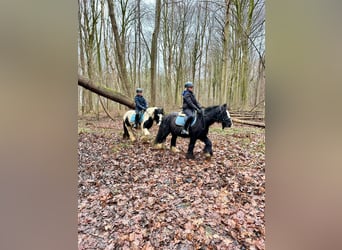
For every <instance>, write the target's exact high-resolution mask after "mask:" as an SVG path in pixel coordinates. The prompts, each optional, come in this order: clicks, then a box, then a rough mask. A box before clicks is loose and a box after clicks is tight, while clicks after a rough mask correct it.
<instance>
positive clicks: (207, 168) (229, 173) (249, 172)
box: [78, 117, 265, 250]
mask: <svg viewBox="0 0 342 250" xmlns="http://www.w3.org/2000/svg"><path fill="white" fill-rule="evenodd" d="M157 130H158V128H157V127H156V126H155V125H154V126H153V127H152V129H151V130H150V131H151V134H152V135H156V133H157ZM122 133H123V128H122V120H121V119H120V118H116V121H115V122H113V121H112V120H110V119H109V118H104V117H103V118H101V119H100V120H99V121H96V120H95V119H93V118H80V119H79V122H78V138H79V139H78V195H79V196H78V248H79V249H106V250H108V249H179V250H181V249H182V250H190V249H239V250H240V249H265V218H264V210H265V130H264V129H261V128H256V127H251V126H241V125H239V124H234V125H233V127H231V128H226V129H225V130H222V129H221V125H220V124H214V125H213V126H212V127H211V128H210V131H209V136H208V137H209V138H210V139H211V140H212V143H213V151H214V155H213V157H212V158H211V160H205V157H204V155H203V154H202V152H201V151H202V149H203V146H204V144H203V143H202V142H200V141H198V142H197V144H196V146H195V150H194V154H195V160H187V159H186V158H185V152H186V150H187V145H188V142H189V140H188V139H183V138H178V140H177V147H178V148H179V149H180V150H181V151H182V152H181V153H172V152H171V151H170V150H153V149H152V147H151V143H146V142H142V141H140V140H138V141H137V142H135V143H131V142H130V141H128V140H124V139H122ZM166 145H167V146H169V145H170V136H169V137H168V139H167V142H166Z"/></svg>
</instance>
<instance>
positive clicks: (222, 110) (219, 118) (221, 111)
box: [217, 106, 230, 122]
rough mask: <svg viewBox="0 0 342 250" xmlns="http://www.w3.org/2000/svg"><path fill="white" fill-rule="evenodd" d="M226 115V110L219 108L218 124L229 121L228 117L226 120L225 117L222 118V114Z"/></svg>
mask: <svg viewBox="0 0 342 250" xmlns="http://www.w3.org/2000/svg"><path fill="white" fill-rule="evenodd" d="M224 112H225V113H226V114H227V110H226V109H223V107H222V106H220V115H219V116H218V119H217V120H218V121H219V122H220V121H221V122H228V121H229V120H230V118H229V117H228V115H227V118H226V117H224V115H223V113H224Z"/></svg>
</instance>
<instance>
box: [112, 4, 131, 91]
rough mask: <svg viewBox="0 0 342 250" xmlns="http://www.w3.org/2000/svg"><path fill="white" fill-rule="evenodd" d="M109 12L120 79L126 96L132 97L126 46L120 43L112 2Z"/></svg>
mask: <svg viewBox="0 0 342 250" xmlns="http://www.w3.org/2000/svg"><path fill="white" fill-rule="evenodd" d="M107 2H108V10H109V17H110V20H111V24H112V30H113V33H114V38H115V45H116V50H115V51H116V54H117V59H118V63H119V67H118V69H119V77H120V80H121V82H122V85H123V87H124V90H125V92H126V94H128V95H131V94H132V93H133V92H132V91H131V89H130V86H129V84H128V76H127V69H126V61H125V51H124V50H123V49H124V46H123V44H122V41H120V35H119V31H118V26H117V23H116V19H115V14H114V4H113V2H112V1H111V0H108V1H107Z"/></svg>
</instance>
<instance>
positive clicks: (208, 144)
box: [200, 136, 213, 158]
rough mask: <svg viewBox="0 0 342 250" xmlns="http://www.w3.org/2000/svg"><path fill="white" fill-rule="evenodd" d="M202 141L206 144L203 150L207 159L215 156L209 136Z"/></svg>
mask: <svg viewBox="0 0 342 250" xmlns="http://www.w3.org/2000/svg"><path fill="white" fill-rule="evenodd" d="M200 140H201V141H202V142H204V143H205V146H204V149H203V152H204V155H205V157H206V158H210V157H211V156H212V155H213V147H212V145H213V144H212V143H211V141H210V140H209V138H208V136H205V137H203V138H200Z"/></svg>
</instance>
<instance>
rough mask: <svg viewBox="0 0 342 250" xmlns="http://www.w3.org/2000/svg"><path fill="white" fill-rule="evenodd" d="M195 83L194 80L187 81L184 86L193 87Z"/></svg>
mask: <svg viewBox="0 0 342 250" xmlns="http://www.w3.org/2000/svg"><path fill="white" fill-rule="evenodd" d="M193 86H194V84H193V83H192V82H186V83H185V85H184V88H189V87H193Z"/></svg>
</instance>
